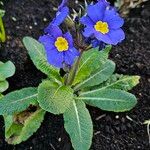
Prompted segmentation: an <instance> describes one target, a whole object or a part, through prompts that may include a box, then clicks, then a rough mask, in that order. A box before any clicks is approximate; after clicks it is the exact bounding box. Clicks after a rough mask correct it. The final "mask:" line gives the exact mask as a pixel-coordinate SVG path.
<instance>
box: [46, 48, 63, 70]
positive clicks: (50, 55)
mask: <svg viewBox="0 0 150 150" xmlns="http://www.w3.org/2000/svg"><path fill="white" fill-rule="evenodd" d="M46 54H47V60H48V62H49V63H50V64H51V65H53V66H55V67H57V68H62V67H63V62H64V54H63V52H58V51H57V49H56V48H54V49H48V48H47V49H46Z"/></svg>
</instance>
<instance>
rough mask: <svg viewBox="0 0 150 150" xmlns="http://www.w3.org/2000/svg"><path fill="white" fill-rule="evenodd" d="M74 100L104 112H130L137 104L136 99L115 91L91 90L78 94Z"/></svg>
mask: <svg viewBox="0 0 150 150" xmlns="http://www.w3.org/2000/svg"><path fill="white" fill-rule="evenodd" d="M76 99H79V100H83V101H84V102H86V103H87V104H89V105H92V106H95V107H98V108H100V109H102V110H106V111H114V112H124V111H128V110H131V109H132V108H133V107H134V106H135V105H136V103H137V100H136V97H135V96H134V95H132V94H130V93H128V92H125V91H122V90H117V89H115V90H114V89H104V90H100V89H97V90H93V91H88V92H83V93H80V95H79V97H77V98H76Z"/></svg>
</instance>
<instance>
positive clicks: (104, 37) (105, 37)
mask: <svg viewBox="0 0 150 150" xmlns="http://www.w3.org/2000/svg"><path fill="white" fill-rule="evenodd" d="M95 37H96V38H97V39H98V40H99V41H102V42H104V43H106V44H113V42H112V41H111V39H110V37H109V36H108V34H102V33H100V32H95Z"/></svg>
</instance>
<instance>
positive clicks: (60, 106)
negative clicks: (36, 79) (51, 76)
mask: <svg viewBox="0 0 150 150" xmlns="http://www.w3.org/2000/svg"><path fill="white" fill-rule="evenodd" d="M72 99H73V90H72V89H71V88H70V87H69V86H65V85H62V86H60V85H59V86H58V85H55V84H53V83H52V82H51V81H43V82H42V83H41V84H40V85H39V88H38V102H39V105H40V107H41V108H42V109H44V110H46V111H48V112H51V113H53V114H62V113H64V112H65V110H66V109H67V108H68V107H69V105H70V102H71V101H72Z"/></svg>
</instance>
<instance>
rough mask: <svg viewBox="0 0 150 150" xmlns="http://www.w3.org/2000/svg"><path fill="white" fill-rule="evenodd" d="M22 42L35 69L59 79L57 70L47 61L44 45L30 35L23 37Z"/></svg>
mask: <svg viewBox="0 0 150 150" xmlns="http://www.w3.org/2000/svg"><path fill="white" fill-rule="evenodd" d="M23 43H24V45H25V47H26V49H27V50H28V53H29V55H30V58H31V60H32V61H33V63H34V65H35V66H36V67H37V69H39V70H40V71H42V72H43V73H45V74H46V75H47V76H48V77H49V78H51V79H53V78H54V79H57V80H61V78H60V75H59V70H58V69H56V68H54V67H53V66H51V65H50V64H49V63H48V62H47V59H46V54H45V50H44V46H43V45H42V44H40V43H39V42H38V41H36V40H35V39H33V38H31V37H25V38H23ZM58 82H59V81H58Z"/></svg>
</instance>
